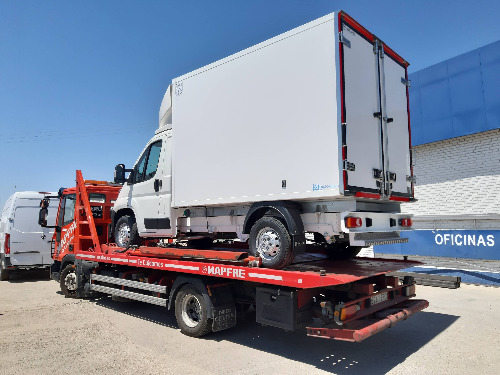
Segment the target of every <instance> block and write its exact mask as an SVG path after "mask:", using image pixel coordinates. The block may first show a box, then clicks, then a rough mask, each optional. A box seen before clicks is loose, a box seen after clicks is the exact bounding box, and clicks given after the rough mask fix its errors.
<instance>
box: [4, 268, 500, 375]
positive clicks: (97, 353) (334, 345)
mask: <svg viewBox="0 0 500 375" xmlns="http://www.w3.org/2000/svg"><path fill="white" fill-rule="evenodd" d="M499 297H500V289H498V288H488V287H484V286H475V285H462V287H461V288H459V289H453V290H451V289H444V288H433V287H427V286H417V298H422V299H426V300H428V301H429V303H430V306H429V307H428V308H427V309H425V310H424V311H422V312H419V313H417V314H415V315H414V316H412V317H410V318H409V319H408V320H405V321H402V322H400V323H398V324H397V325H395V326H394V327H392V328H390V329H386V330H384V331H382V332H380V333H377V334H376V335H375V336H373V337H370V338H368V339H366V340H365V341H363V342H361V343H348V342H341V341H333V340H325V339H320V338H313V337H307V336H306V335H305V332H303V331H300V330H299V331H294V332H286V331H284V330H281V329H278V328H272V327H264V326H261V325H259V324H257V323H256V322H255V314H251V313H250V314H247V316H245V317H244V318H243V319H241V320H239V321H238V325H237V327H235V328H232V329H229V330H226V331H221V332H217V333H214V334H210V335H207V336H205V337H203V338H199V339H196V338H191V337H187V336H185V335H182V334H181V333H180V331H179V328H178V326H177V323H176V321H175V317H174V314H173V312H172V311H166V310H165V308H161V307H159V306H152V305H148V304H145V303H140V302H128V303H123V302H116V301H112V300H111V298H109V297H102V298H99V299H94V300H74V299H68V298H64V296H63V295H62V294H61V292H60V290H59V285H58V283H56V282H55V281H52V280H49V279H48V278H47V275H46V273H44V274H42V275H38V276H37V275H36V274H29V273H23V274H18V275H13V277H12V280H11V281H9V282H0V353H2V354H1V361H0V374H2V375H11V374H22V375H37V374H55V375H57V374H73V375H78V374H85V375H88V374H100V373H103V374H104V373H105V374H111V375H112V374H120V375H127V374H131V375H137V374H185V375H189V374H197V375H199V374H206V375H210V374H297V375H299V374H300V375H303V374H332V373H333V374H340V375H358V374H361V375H363V374H370V375H379V374H380V375H381V374H412V375H419V374H426V375H427V374H498V369H499V368H500V357H499V356H498V353H499V351H500V320H498V311H499V310H500V298H499Z"/></svg>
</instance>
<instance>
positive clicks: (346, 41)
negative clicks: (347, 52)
mask: <svg viewBox="0 0 500 375" xmlns="http://www.w3.org/2000/svg"><path fill="white" fill-rule="evenodd" d="M339 42H340V43H343V44H344V45H345V46H346V47H347V48H351V42H350V41H349V39H347V38H346V37H344V34H343V32H342V31H341V32H340V33H339Z"/></svg>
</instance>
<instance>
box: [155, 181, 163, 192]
mask: <svg viewBox="0 0 500 375" xmlns="http://www.w3.org/2000/svg"><path fill="white" fill-rule="evenodd" d="M161 186H162V182H161V180H160V179H158V178H157V179H155V182H154V188H155V191H156V192H158V191H160V189H161Z"/></svg>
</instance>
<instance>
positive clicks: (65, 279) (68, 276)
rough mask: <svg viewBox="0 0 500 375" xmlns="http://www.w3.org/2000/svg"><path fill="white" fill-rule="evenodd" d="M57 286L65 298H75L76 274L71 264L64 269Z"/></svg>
mask: <svg viewBox="0 0 500 375" xmlns="http://www.w3.org/2000/svg"><path fill="white" fill-rule="evenodd" d="M59 285H60V286H61V292H63V294H64V296H65V297H66V298H76V273H75V268H74V267H73V265H72V264H68V265H67V266H66V267H64V269H63V271H62V272H61V279H60V281H59Z"/></svg>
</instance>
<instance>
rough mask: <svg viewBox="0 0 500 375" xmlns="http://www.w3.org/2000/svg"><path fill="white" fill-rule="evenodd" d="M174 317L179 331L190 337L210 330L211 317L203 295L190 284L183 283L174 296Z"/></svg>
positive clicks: (199, 335)
mask: <svg viewBox="0 0 500 375" xmlns="http://www.w3.org/2000/svg"><path fill="white" fill-rule="evenodd" d="M175 318H176V319H177V324H178V325H179V327H180V329H181V332H182V333H183V334H185V335H187V336H191V337H201V336H204V335H206V334H207V333H209V332H212V319H209V318H208V306H207V303H206V302H205V299H204V298H203V295H202V294H201V293H200V292H198V290H197V289H196V288H195V287H193V286H192V285H190V284H187V285H184V286H183V287H182V288H181V289H180V290H179V292H178V293H177V296H176V298H175Z"/></svg>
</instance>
